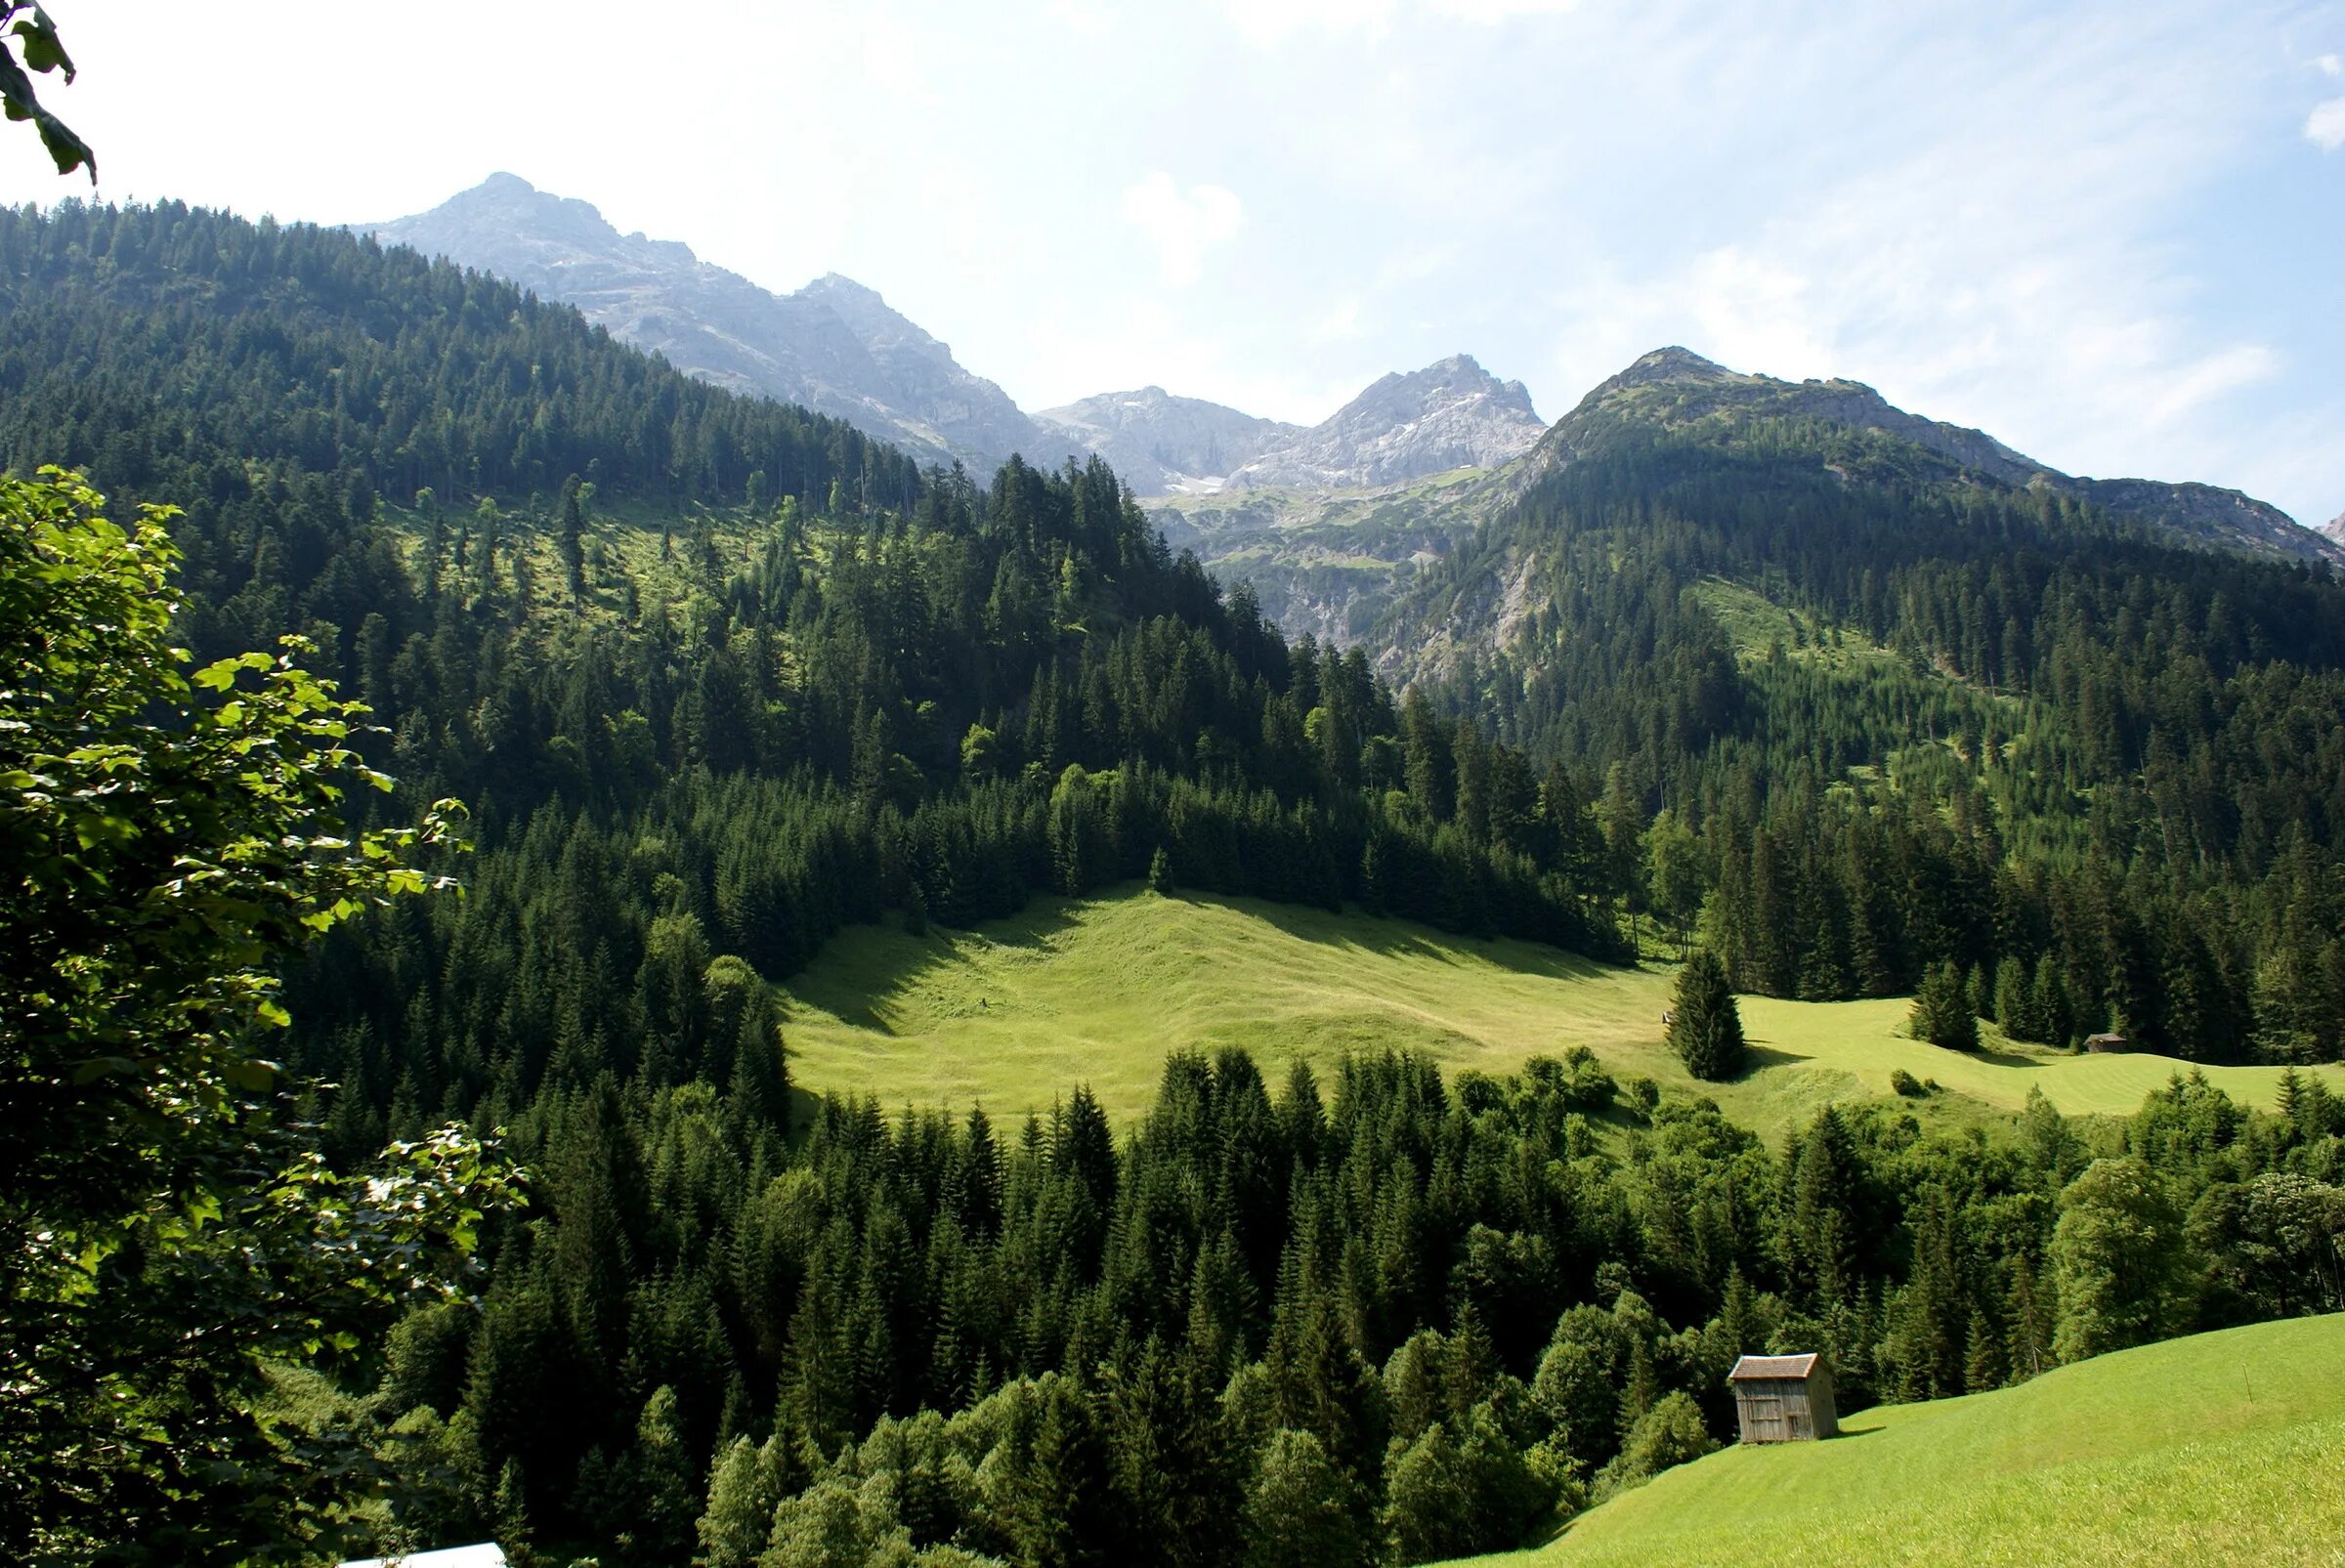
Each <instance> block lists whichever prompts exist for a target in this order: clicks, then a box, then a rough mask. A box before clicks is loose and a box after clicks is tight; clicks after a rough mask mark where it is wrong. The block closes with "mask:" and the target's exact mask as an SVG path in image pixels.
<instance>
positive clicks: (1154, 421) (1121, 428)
mask: <svg viewBox="0 0 2345 1568" xmlns="http://www.w3.org/2000/svg"><path fill="white" fill-rule="evenodd" d="M1034 419H1035V423H1037V424H1039V425H1041V426H1043V427H1044V428H1045V432H1048V433H1054V434H1055V435H1056V436H1057V437H1058V438H1059V442H1060V445H1065V446H1066V447H1067V450H1068V452H1069V453H1080V452H1097V453H1098V454H1099V455H1100V456H1101V457H1104V458H1106V459H1107V463H1108V466H1109V467H1111V468H1113V469H1114V470H1115V471H1116V473H1117V475H1118V476H1119V477H1120V478H1121V479H1122V480H1123V481H1124V483H1125V484H1127V485H1129V486H1130V487H1131V488H1132V489H1134V490H1135V491H1137V492H1138V493H1140V494H1142V495H1183V494H1192V495H1193V494H1211V493H1212V492H1214V491H1215V490H1217V489H1219V488H1220V487H1221V484H1222V482H1223V481H1224V480H1225V479H1226V478H1227V477H1228V476H1229V474H1230V473H1231V471H1233V470H1234V469H1236V468H1238V467H1240V466H1241V465H1243V464H1246V463H1249V462H1252V461H1253V460H1254V459H1255V458H1257V457H1258V456H1260V455H1261V454H1262V453H1263V452H1264V451H1266V450H1268V449H1269V448H1270V447H1272V446H1275V445H1279V444H1280V443H1282V442H1286V441H1290V440H1292V439H1293V438H1295V437H1297V436H1300V435H1301V434H1302V429H1303V427H1302V426H1300V425H1290V424H1285V423H1282V422H1281V421H1279V420H1276V419H1258V418H1256V417H1255V416H1254V415H1253V414H1249V413H1241V412H1239V411H1238V410H1237V409H1235V408H1230V407H1225V406H1223V405H1222V404H1220V403H1208V402H1206V401H1205V400H1204V399H1202V398H1176V397H1173V396H1172V394H1171V393H1169V392H1167V391H1166V390H1165V389H1164V388H1162V387H1142V388H1141V389H1140V390H1139V391H1137V392H1103V393H1101V394H1099V395H1098V396H1097V397H1095V398H1086V399H1084V400H1083V401H1082V402H1081V403H1068V404H1067V405H1066V406H1065V407H1063V408H1045V409H1043V410H1042V411H1041V412H1040V413H1038V414H1036V415H1035V416H1034ZM1051 455H1052V456H1053V457H1055V456H1057V455H1059V454H1058V453H1056V452H1055V451H1053V452H1052V453H1051Z"/></svg>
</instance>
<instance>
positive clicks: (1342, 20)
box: [1222, 0, 1580, 46]
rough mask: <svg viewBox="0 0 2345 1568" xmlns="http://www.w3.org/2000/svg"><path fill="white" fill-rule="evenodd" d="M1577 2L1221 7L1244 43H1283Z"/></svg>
mask: <svg viewBox="0 0 2345 1568" xmlns="http://www.w3.org/2000/svg"><path fill="white" fill-rule="evenodd" d="M1579 8H1580V0H1223V4H1222V10H1223V11H1224V12H1225V13H1227V15H1228V17H1229V20H1230V21H1231V23H1232V24H1233V25H1235V26H1236V28H1237V29H1238V32H1239V33H1240V35H1241V36H1243V37H1244V38H1245V39H1246V40H1247V42H1249V43H1253V44H1258V45H1263V46H1272V45H1277V44H1282V43H1285V42H1286V41H1287V40H1288V39H1289V38H1292V37H1293V36H1295V35H1296V34H1297V33H1300V32H1323V33H1360V34H1364V35H1366V36H1367V37H1370V38H1383V37H1384V36H1385V35H1386V33H1388V32H1390V31H1391V30H1392V26H1393V24H1394V23H1395V22H1396V21H1400V20H1402V18H1403V14H1404V11H1405V13H1406V14H1407V16H1408V18H1409V20H1412V21H1421V22H1422V21H1432V22H1434V23H1435V24H1438V23H1440V22H1444V21H1464V22H1470V23H1473V24H1475V25H1478V26H1484V27H1490V26H1496V25H1498V24H1499V23H1501V22H1506V21H1515V20H1517V19H1519V18H1523V17H1559V16H1562V15H1563V14H1565V13H1566V12H1571V11H1577V10H1578V9H1579Z"/></svg>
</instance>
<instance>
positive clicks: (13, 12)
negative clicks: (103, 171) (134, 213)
mask: <svg viewBox="0 0 2345 1568" xmlns="http://www.w3.org/2000/svg"><path fill="white" fill-rule="evenodd" d="M0 27H5V28H6V29H7V30H6V34H5V36H6V39H7V42H5V43H0V113H5V114H6V115H7V116H8V118H10V119H11V120H30V121H31V122H32V127H33V129H34V130H35V131H37V132H38V133H39V134H40V138H41V146H42V147H43V148H47V149H48V152H49V158H50V161H51V162H53V163H55V164H56V165H57V172H58V173H60V174H71V173H72V172H73V171H74V170H75V169H78V168H83V167H87V168H88V169H89V171H90V183H91V184H92V185H96V184H97V183H98V154H97V153H95V152H92V151H91V150H90V147H89V144H88V143H87V142H84V141H83V140H82V139H81V138H80V137H78V136H76V135H74V134H73V132H72V131H71V130H70V129H68V128H67V127H66V125H65V122H64V121H63V120H61V119H59V118H58V117H57V116H56V115H55V114H54V113H52V112H51V111H50V110H49V108H48V107H47V106H45V105H43V104H42V103H41V100H40V90H39V89H38V88H36V87H35V86H34V85H33V82H32V77H30V76H27V75H25V74H24V73H25V72H26V71H27V70H30V71H32V72H35V73H36V74H40V75H48V74H51V73H53V72H57V71H63V72H64V78H65V84H66V85H67V86H71V85H72V82H73V61H72V58H71V57H70V56H68V55H67V54H66V53H65V47H64V44H62V43H60V42H58V37H57V23H55V22H53V21H50V20H49V13H47V12H46V11H43V10H42V9H41V8H40V7H39V6H36V5H27V4H25V3H23V0H0ZM10 44H14V45H15V47H16V51H17V54H16V55H12V54H11V53H9V45H10ZM17 55H21V56H23V61H22V63H21V64H19V62H18V59H17Z"/></svg>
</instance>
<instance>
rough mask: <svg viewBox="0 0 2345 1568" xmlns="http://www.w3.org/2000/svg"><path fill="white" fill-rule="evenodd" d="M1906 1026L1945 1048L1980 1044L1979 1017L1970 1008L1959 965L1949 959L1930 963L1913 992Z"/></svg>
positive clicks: (1970, 1047) (1965, 1048)
mask: <svg viewBox="0 0 2345 1568" xmlns="http://www.w3.org/2000/svg"><path fill="white" fill-rule="evenodd" d="M1905 1027H1906V1032H1907V1033H1908V1034H1910V1035H1911V1036H1912V1037H1913V1038H1915V1039H1919V1040H1927V1041H1928V1042H1929V1043H1931V1044H1933V1045H1941V1046H1944V1047H1945V1048H1946V1049H1948V1050H1957V1051H1975V1050H1977V1049H1978V1048H1979V1019H1978V1016H1977V1015H1976V1014H1974V1013H1973V1012H1972V1011H1971V1000H1970V996H1968V995H1967V993H1966V990H1965V987H1964V985H1963V979H1962V971H1961V969H1959V968H1958V967H1956V966H1955V965H1954V964H1952V963H1939V964H1933V965H1931V967H1930V969H1929V972H1928V973H1926V974H1924V975H1923V976H1922V987H1921V990H1920V991H1918V992H1916V993H1915V994H1914V998H1913V1012H1912V1014H1911V1015H1910V1016H1909V1017H1908V1018H1907V1020H1906V1026H1905Z"/></svg>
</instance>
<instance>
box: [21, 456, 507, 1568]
mask: <svg viewBox="0 0 2345 1568" xmlns="http://www.w3.org/2000/svg"><path fill="white" fill-rule="evenodd" d="M100 505H101V500H100V497H99V496H97V495H96V494H95V493H94V492H93V491H92V490H90V489H89V487H87V486H86V485H84V484H83V483H82V482H81V481H80V480H79V479H78V478H76V477H75V476H73V475H70V474H66V473H64V472H62V471H59V470H55V469H50V470H45V471H44V472H43V474H42V475H41V476H40V477H39V478H38V479H34V480H21V479H15V478H0V845H4V846H5V856H4V857H0V859H4V861H5V864H6V866H7V867H8V871H7V877H6V882H5V885H4V889H0V966H4V968H5V972H6V976H7V985H8V992H9V995H10V997H11V998H12V1003H11V1006H10V1007H9V1008H8V1009H7V1012H6V1015H5V1017H0V1121H4V1122H5V1123H6V1124H7V1125H8V1126H9V1128H10V1136H9V1138H8V1140H7V1146H6V1150H5V1153H4V1154H0V1302H5V1306H6V1310H5V1312H0V1449H4V1450H5V1451H6V1452H8V1453H10V1454H11V1455H14V1456H16V1457H17V1462H13V1463H12V1464H11V1465H10V1466H9V1467H8V1473H7V1477H6V1479H5V1480H4V1481H0V1530H4V1531H5V1533H6V1534H7V1535H8V1537H9V1538H10V1539H12V1540H14V1541H18V1542H21V1543H28V1544H30V1545H31V1546H32V1547H33V1548H34V1549H35V1550H36V1552H39V1553H46V1554H62V1555H64V1556H65V1557H73V1556H75V1555H76V1554H78V1553H81V1552H86V1551H88V1550H91V1549H94V1548H95V1547H100V1546H103V1547H104V1548H105V1553H106V1555H105V1560H107V1561H124V1562H128V1561H156V1562H188V1563H192V1562H205V1561H226V1560H243V1559H244V1558H245V1557H246V1556H248V1555H255V1554H257V1555H260V1556H267V1555H270V1554H271V1553H272V1551H273V1550H274V1549H277V1547H282V1549H285V1550H292V1549H296V1547H295V1544H297V1543H303V1542H306V1541H308V1540H310V1539H312V1538H313V1537H315V1536H316V1535H317V1533H318V1532H319V1530H320V1529H321V1528H322V1527H323V1525H324V1523H325V1522H326V1520H325V1519H324V1518H321V1517H320V1514H319V1513H318V1511H317V1505H318V1504H319V1503H320V1499H319V1498H318V1497H317V1496H316V1495H315V1494H314V1492H313V1490H312V1488H313V1486H314V1477H315V1475H316V1474H317V1472H318V1468H319V1465H320V1463H321V1462H322V1456H324V1455H326V1454H327V1453H329V1452H335V1453H342V1452H345V1451H346V1449H347V1445H344V1446H343V1448H342V1449H336V1448H335V1446H334V1445H333V1444H332V1443H331V1442H330V1441H328V1440H326V1439H323V1438H320V1439H319V1440H317V1441H312V1440H311V1439H309V1438H307V1437H302V1436H296V1435H291V1434H283V1433H277V1432H272V1431H271V1430H270V1429H269V1428H268V1427H267V1426H266V1425H265V1424H264V1423H263V1422H262V1421H260V1420H257V1419H256V1417H255V1415H254V1407H255V1405H256V1404H257V1403H258V1402H259V1400H260V1396H261V1393H262V1389H263V1383H262V1376H261V1375H262V1369H263V1367H264V1366H265V1365H266V1364H269V1363H273V1362H277V1361H284V1360H316V1359H319V1358H320V1357H323V1358H325V1359H328V1360H334V1359H345V1360H346V1359H348V1358H350V1357H351V1356H352V1355H353V1354H354V1353H355V1352H357V1351H358V1350H359V1348H360V1340H359V1338H358V1337H357V1336H356V1334H355V1332H354V1331H355V1330H356V1329H358V1328H360V1327H363V1326H364V1325H365V1324H367V1323H368V1322H369V1321H372V1322H374V1323H375V1324H376V1325H377V1328H378V1332H379V1328H380V1327H381V1326H384V1325H387V1323H388V1322H389V1321H390V1318H391V1315H392V1314H394V1313H395V1312H396V1310H397V1309H399V1308H400V1307H402V1306H404V1305H405V1303H406V1302H407V1300H408V1299H409V1298H410V1297H411V1296H413V1295H414V1294H415V1293H419V1292H422V1293H430V1292H446V1291H447V1290H448V1289H449V1288H450V1286H449V1278H448V1275H447V1273H446V1266H447V1264H448V1258H449V1255H450V1251H449V1250H450V1249H451V1248H452V1249H453V1251H454V1252H455V1253H461V1252H462V1251H464V1250H468V1249H469V1246H470V1241H471V1227H472V1226H473V1225H475V1224H476V1223H477V1222H478V1221H479V1219H480V1218H481V1217H482V1213H483V1211H484V1206H485V1205H489V1204H492V1203H494V1202H496V1201H497V1199H498V1198H499V1196H500V1194H501V1193H502V1190H503V1187H502V1182H503V1178H502V1176H501V1175H499V1174H498V1172H497V1170H496V1168H495V1167H494V1166H493V1165H490V1163H488V1159H487V1157H486V1155H485V1154H484V1152H483V1149H482V1148H481V1146H480V1145H479V1144H478V1143H477V1142H476V1141H474V1140H472V1139H470V1138H466V1137H462V1136H459V1135H457V1134H455V1133H452V1132H450V1133H442V1134H437V1135H432V1136H426V1137H423V1138H420V1139H418V1140H415V1141H412V1142H408V1143H405V1144H403V1145H401V1146H400V1147H399V1148H396V1149H394V1150H393V1151H391V1154H390V1156H389V1158H388V1163H387V1164H385V1165H382V1166H381V1167H380V1169H379V1171H378V1173H377V1174H376V1175H374V1176H372V1177H370V1178H366V1179H359V1178H353V1177H350V1176H346V1175H343V1174H340V1173H337V1172H335V1171H333V1170H330V1169H328V1168H327V1167H326V1166H325V1165H323V1164H322V1162H321V1161H320V1158H319V1157H318V1156H317V1154H316V1153H315V1152H314V1151H311V1150H307V1149H304V1148H303V1147H302V1146H301V1145H300V1143H299V1141H298V1140H297V1139H296V1138H295V1137H293V1136H292V1135H291V1132H290V1129H289V1128H287V1127H286V1126H285V1125H284V1116H285V1112H286V1110H287V1109H288V1104H289V1102H288V1099H287V1097H286V1096H284V1095H283V1094H282V1093H280V1092H277V1089H278V1085H279V1070H278V1068H277V1065H276V1064H275V1063H273V1062H272V1061H270V1060H269V1059H268V1058H267V1057H266V1056H265V1055H264V1054H263V1051H264V1049H265V1047H264V1045H263V1038H264V1033H263V1032H264V1031H267V1030H271V1029H274V1028H280V1027H282V1026H283V1025H284V1024H285V1023H286V1022H287V1021H288V1020H287V1015H286V1013H285V1011H284V1008H283V1006H282V1004H281V1002H280V1001H279V1000H278V999H277V998H278V991H279V983H280V982H279V976H278V973H277V970H278V968H279V966H280V965H281V964H282V963H283V962H284V961H285V960H286V959H287V958H288V957H289V955H290V954H293V953H294V952H295V951H297V950H298V949H299V948H300V947H301V946H302V945H303V944H304V943H305V942H306V941H307V940H308V939H310V938H311V937H313V936H315V935H316V934H317V933H319V932H320V931H323V930H326V929H328V928H330V927H332V926H333V925H335V924H336V923H338V922H340V921H343V920H345V919H347V918H349V917H350V916H352V915H354V914H357V913H358V912H360V911H361V910H362V909H364V908H367V907H369V906H372V905H374V904H376V903H379V902H382V901H386V900H388V899H391V898H393V897H396V896H399V895H401V894H406V893H415V892H421V891H424V890H425V889H427V888H428V887H431V886H435V885H439V884H440V883H441V880H442V879H441V878H439V877H436V876H432V875H428V874H427V873H426V872H424V871H423V870H421V869H416V867H415V866H414V865H412V864H411V862H412V860H413V859H414V858H415V857H416V856H418V855H420V854H423V853H426V852H428V851H429V850H430V849H432V848H433V847H434V846H435V845H438V844H441V843H445V842H446V841H447V840H448V836H449V834H450V833H451V831H452V827H453V821H452V816H451V814H450V812H449V811H448V809H447V808H446V807H445V806H443V807H442V808H435V809H434V810H433V811H432V812H431V813H430V814H428V815H427V817H426V819H425V822H424V824H423V826H421V827H418V828H404V829H403V828H375V829H370V830H368V831H365V832H362V833H360V834H357V835H345V833H344V832H343V830H342V828H341V826H340V818H341V807H342V803H343V799H344V791H345V789H346V787H347V786H348V784H352V783H360V784H371V785H374V786H376V787H387V784H388V782H387V781H385V780H382V779H381V778H380V777H379V776H377V775H374V774H373V773H371V772H370V771H369V770H367V769H366V768H365V767H364V766H363V765H362V763H361V762H360V760H359V758H358V756H357V753H356V752H355V751H354V750H353V749H352V745H351V742H352V721H353V719H354V717H355V716H356V715H357V713H359V712H360V711H361V710H360V709H358V708H357V707H356V705H355V704H352V703H349V702H345V701H342V700H340V699H336V698H335V697H334V695H333V694H332V692H331V691H330V690H329V689H328V688H327V687H325V686H324V685H322V684H321V683H320V682H319V681H317V680H316V679H314V678H313V677H311V676H310V675H308V674H307V673H306V672H304V671H303V670H302V669H301V667H300V666H299V665H298V664H297V663H295V662H294V656H295V655H296V654H297V653H299V652H300V651H301V649H302V647H303V645H302V644H301V643H300V642H299V641H298V639H288V648H287V651H286V653H285V655H284V656H283V657H278V658H274V659H273V658H270V657H266V656H262V655H250V656H246V657H242V658H235V659H229V660H224V661H221V662H218V663H215V664H211V665H208V666H205V667H204V668H202V669H199V670H197V671H196V672H195V673H194V674H193V676H192V678H191V677H189V676H187V675H185V674H183V673H182V671H181V667H180V666H181V664H182V663H183V662H184V661H185V658H186V656H185V655H183V654H181V653H179V652H177V651H176V650H173V649H172V648H170V647H169V646H168V644H167V642H166V641H165V637H166V633H167V627H168V622H169V620H170V618H171V614H172V610H173V594H172V581H171V572H172V567H173V564H174V561H175V552H174V550H173V547H172V545H171V543H170V540H169V537H168V535H167V534H166V532H165V530H164V527H163V524H164V519H163V517H162V516H161V515H159V514H156V513H154V512H151V511H149V512H146V513H143V514H142V515H141V516H140V517H139V519H138V521H137V522H136V523H135V524H134V525H133V526H132V527H131V528H130V529H128V530H124V529H122V528H119V527H116V526H115V525H114V524H112V523H110V522H108V521H107V519H106V518H105V517H104V516H103V515H102V514H101V512H100V510H99V508H100ZM273 1544H275V1545H273Z"/></svg>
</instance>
